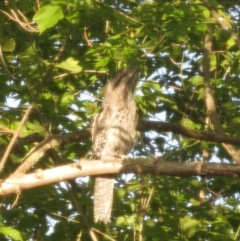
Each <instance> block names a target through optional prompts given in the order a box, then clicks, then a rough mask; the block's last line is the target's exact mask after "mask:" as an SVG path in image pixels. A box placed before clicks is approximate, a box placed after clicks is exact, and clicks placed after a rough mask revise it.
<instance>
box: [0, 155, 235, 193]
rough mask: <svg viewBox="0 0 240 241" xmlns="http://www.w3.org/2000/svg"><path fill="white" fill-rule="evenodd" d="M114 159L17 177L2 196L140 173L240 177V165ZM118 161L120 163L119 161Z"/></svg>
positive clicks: (9, 180) (4, 184) (5, 184)
mask: <svg viewBox="0 0 240 241" xmlns="http://www.w3.org/2000/svg"><path fill="white" fill-rule="evenodd" d="M114 159H115V161H114V160H113V158H111V160H112V162H106V161H99V160H91V161H90V160H86V159H82V160H81V161H79V162H77V163H73V164H68V165H63V166H59V167H55V168H51V169H47V170H38V171H36V172H34V173H31V174H23V173H15V174H13V175H11V176H10V177H9V178H7V179H5V180H4V181H3V182H2V183H1V187H0V195H7V194H11V193H20V192H21V191H22V190H26V189H30V188H35V187H39V186H44V185H49V184H54V183H58V182H61V181H65V180H70V179H74V178H77V177H84V176H95V175H97V176H98V175H102V174H119V173H141V174H147V173H148V174H153V175H168V176H179V177H189V176H198V175H206V176H230V177H239V176H240V165H238V164H223V163H203V162H186V163H183V162H173V161H165V160H164V159H162V158H159V159H156V158H128V159H124V158H114ZM116 159H117V160H118V161H116Z"/></svg>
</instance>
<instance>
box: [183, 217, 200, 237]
mask: <svg viewBox="0 0 240 241" xmlns="http://www.w3.org/2000/svg"><path fill="white" fill-rule="evenodd" d="M182 224H183V230H184V233H185V236H186V237H187V238H191V237H192V236H193V235H194V234H195V233H196V232H197V231H199V230H200V225H199V222H198V221H197V220H196V219H192V218H191V217H189V216H185V217H184V218H183V220H182Z"/></svg>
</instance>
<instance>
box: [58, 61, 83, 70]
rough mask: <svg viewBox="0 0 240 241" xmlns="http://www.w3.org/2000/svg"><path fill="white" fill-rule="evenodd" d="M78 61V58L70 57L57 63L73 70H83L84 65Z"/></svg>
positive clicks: (59, 66) (61, 66)
mask: <svg viewBox="0 0 240 241" xmlns="http://www.w3.org/2000/svg"><path fill="white" fill-rule="evenodd" d="M78 63H79V61H78V60H75V59H74V58H72V57H70V58H67V59H66V60H64V61H63V62H61V63H60V64H56V67H58V68H61V69H66V70H69V71H73V72H80V71H81V70H82V67H81V66H80V65H79V64H78Z"/></svg>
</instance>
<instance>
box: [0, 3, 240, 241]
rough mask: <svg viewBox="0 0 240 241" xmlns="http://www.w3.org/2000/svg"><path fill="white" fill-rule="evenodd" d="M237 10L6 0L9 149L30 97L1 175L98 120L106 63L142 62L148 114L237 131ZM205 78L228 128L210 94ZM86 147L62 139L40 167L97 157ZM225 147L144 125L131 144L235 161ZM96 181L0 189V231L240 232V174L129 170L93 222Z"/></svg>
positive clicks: (27, 235) (6, 234)
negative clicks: (104, 215)
mask: <svg viewBox="0 0 240 241" xmlns="http://www.w3.org/2000/svg"><path fill="white" fill-rule="evenodd" d="M238 16H239V2H238V1H227V2H224V1H215V0H206V1H204V0H202V1H201V0H192V1H184V0H176V1H175V0H173V1H163V0H151V1H144V0H123V1H112V0H107V1H98V0H81V1H77V0H71V1H67V0H39V1H31V0H19V1H17V0H5V1H1V2H0V26H1V27H0V59H1V61H0V70H1V71H0V77H1V81H0V105H1V106H0V116H1V119H0V131H1V135H0V152H1V155H2V156H3V155H4V153H5V150H6V148H7V146H8V144H9V142H10V140H11V139H12V136H13V135H14V133H16V130H17V128H18V127H19V125H20V122H21V120H22V118H23V116H24V113H25V111H26V109H27V107H28V106H29V105H32V106H33V109H32V110H31V112H30V114H29V115H28V118H27V120H26V121H25V123H24V125H23V127H22V128H21V131H20V133H19V135H18V140H17V142H16V143H15V145H14V146H13V148H12V151H11V153H10V155H9V156H8V159H7V161H6V164H5V166H4V169H3V170H2V172H1V178H2V179H5V178H7V177H8V176H9V175H10V174H11V173H13V172H14V171H15V170H16V168H17V167H18V166H19V165H20V164H21V161H22V159H23V157H25V156H26V155H27V154H28V153H30V151H31V150H33V148H34V147H35V146H36V145H38V144H39V142H41V141H42V140H44V139H45V138H47V137H48V136H51V135H58V136H60V135H63V134H64V133H73V134H74V133H76V132H77V131H79V130H84V129H86V128H87V127H90V125H91V119H92V117H93V116H94V114H95V113H96V112H97V111H98V104H97V101H96V100H100V99H101V97H102V95H103V91H104V86H105V84H106V80H107V78H108V73H110V74H112V73H114V72H115V71H116V69H118V68H121V67H123V66H129V65H138V66H140V69H141V75H140V76H141V80H140V82H139V85H138V87H137V91H136V100H137V105H138V114H139V119H140V120H141V119H150V120H161V121H166V122H169V123H173V124H178V125H182V126H185V127H186V128H189V129H196V130H199V131H208V132H216V133H219V134H222V133H225V134H228V135H230V136H232V137H238V135H239V132H240V128H239V125H240V117H239V112H240V105H239V103H240V102H239V101H240V100H239V95H240V85H239V59H240V51H239V47H240V44H239V40H238V38H237V35H236V33H237V32H238V31H239V17H238ZM220 20H221V21H220ZM206 36H209V38H210V39H211V44H212V47H211V53H210V54H209V55H208V50H209V49H207V47H206V46H207V44H206V43H207V40H206ZM208 57H209V58H208ZM208 70H209V71H208ZM208 72H209V75H208V76H207V73H208ZM208 78H209V79H208ZM208 80H209V82H210V86H211V91H210V95H212V96H213V100H214V103H215V107H216V113H217V119H218V120H219V122H220V123H221V129H219V128H218V127H217V125H216V122H214V120H213V118H212V117H213V116H212V113H213V112H214V109H209V106H208V102H207V100H206V96H207V95H206V93H207V92H206V89H207V83H208ZM99 102H100V101H99ZM209 117H210V118H211V121H209ZM90 148H91V141H90V140H89V139H87V138H86V139H84V140H79V141H77V140H76V141H71V142H68V143H64V144H63V145H60V146H57V147H55V148H52V149H50V150H48V151H47V152H46V153H45V155H44V156H43V157H42V158H41V159H40V160H39V162H37V163H34V165H33V168H32V171H34V170H37V169H46V168H51V167H53V166H57V165H61V164H66V163H71V162H74V161H76V160H77V159H79V158H81V157H84V156H86V155H87V156H89V155H90V151H89V150H90ZM227 150H228V149H227V148H226V146H224V145H221V144H219V143H213V142H209V141H208V140H206V141H199V140H197V139H190V138H188V137H185V136H183V135H179V134H177V133H174V132H172V133H157V132H153V131H151V132H142V133H139V143H138V145H137V146H136V149H135V151H134V152H133V153H134V155H136V156H152V155H155V154H157V155H163V156H164V157H166V158H167V159H169V160H170V161H182V162H191V161H198V160H204V161H218V162H225V163H231V162H232V161H233V159H235V158H234V156H233V155H232V154H231V152H230V153H229V151H227ZM92 182H93V180H92V178H90V179H89V181H86V180H85V179H84V180H77V181H75V180H72V181H70V182H63V183H61V184H57V185H52V186H45V187H41V188H36V189H31V190H27V191H24V192H23V193H22V194H21V195H20V196H19V197H18V196H17V198H16V195H10V196H4V197H2V198H1V199H2V204H1V220H0V221H1V223H0V224H1V226H0V239H1V240H51V241H54V240H93V237H92V236H91V234H90V231H91V230H93V231H94V232H95V234H96V235H97V236H99V240H125V241H126V240H149V241H150V240H151V241H155V240H189V241H190V240H211V241H212V240H217V241H220V240H224V241H228V240H240V234H239V230H240V226H239V224H240V218H239V217H240V215H239V213H240V209H239V204H240V201H239V200H240V198H239V180H238V178H236V179H234V178H231V177H218V178H216V177H215V178H214V177H211V178H210V177H188V178H185V179H183V178H178V177H157V176H148V175H145V176H142V175H133V176H125V175H121V176H119V177H118V178H117V182H116V192H115V202H114V210H113V217H112V222H111V223H110V224H108V225H103V224H102V223H97V224H94V223H93V217H92V216H93V214H92V189H93V188H92V187H93V183H92ZM110 237H111V238H112V239H110Z"/></svg>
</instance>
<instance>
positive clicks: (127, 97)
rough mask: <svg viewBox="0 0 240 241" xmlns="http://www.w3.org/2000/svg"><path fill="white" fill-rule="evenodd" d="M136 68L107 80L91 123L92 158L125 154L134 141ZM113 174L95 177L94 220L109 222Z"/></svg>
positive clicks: (124, 70) (127, 69)
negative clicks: (96, 112) (100, 101)
mask: <svg viewBox="0 0 240 241" xmlns="http://www.w3.org/2000/svg"><path fill="white" fill-rule="evenodd" d="M137 81H138V68H137V67H129V68H124V69H121V70H119V71H117V72H116V74H115V75H114V76H113V77H112V78H111V79H110V80H109V82H108V84H107V86H106V90H105V98H104V101H103V105H102V109H101V111H100V112H99V113H98V114H97V115H96V116H95V118H94V120H93V126H92V140H93V158H94V159H101V160H104V158H106V159H108V160H109V157H111V156H114V157H121V156H123V155H127V154H128V153H129V152H130V151H131V150H132V148H133V147H134V145H135V142H136V124H137V114H136V104H135V99H134V91H135V87H136V84H137ZM113 184H114V176H111V175H107V176H101V177H97V178H96V180H95V187H94V221H95V222H97V221H103V222H105V223H107V222H109V220H110V217H111V211H112V202H113Z"/></svg>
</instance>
